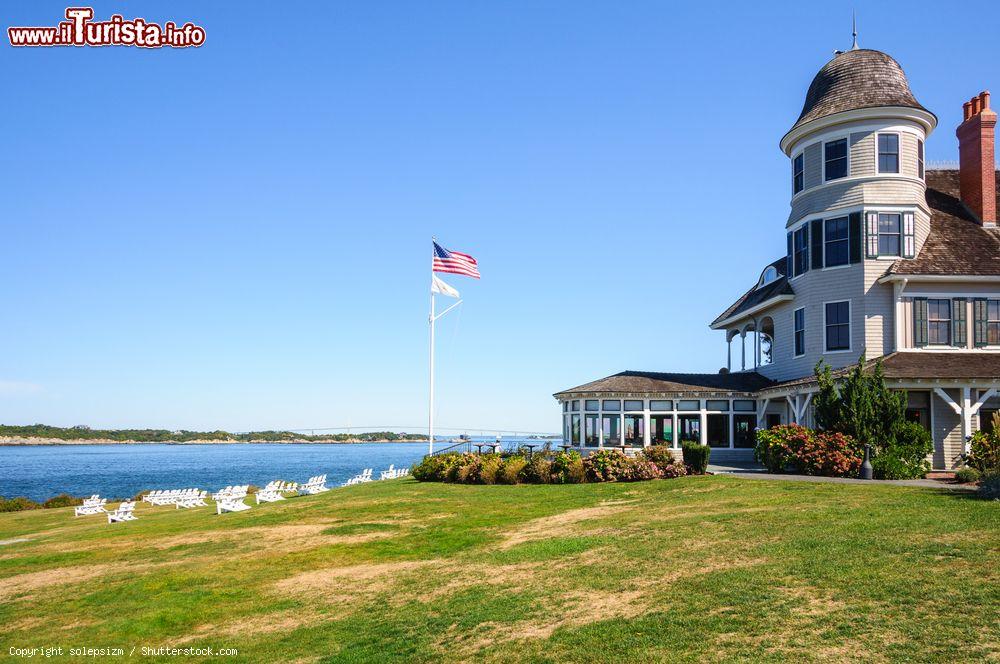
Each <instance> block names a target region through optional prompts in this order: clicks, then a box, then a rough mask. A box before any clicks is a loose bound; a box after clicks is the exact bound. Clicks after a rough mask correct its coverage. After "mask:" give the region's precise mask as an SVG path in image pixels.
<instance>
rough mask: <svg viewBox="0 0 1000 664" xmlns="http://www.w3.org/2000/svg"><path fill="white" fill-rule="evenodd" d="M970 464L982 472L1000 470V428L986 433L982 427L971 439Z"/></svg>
mask: <svg viewBox="0 0 1000 664" xmlns="http://www.w3.org/2000/svg"><path fill="white" fill-rule="evenodd" d="M968 465H969V466H971V467H973V468H975V469H976V470H978V471H979V472H981V473H984V472H986V471H987V470H1000V429H993V431H992V432H990V433H986V432H985V431H983V430H982V429H980V430H979V431H977V432H976V433H974V434H972V440H971V441H969V458H968Z"/></svg>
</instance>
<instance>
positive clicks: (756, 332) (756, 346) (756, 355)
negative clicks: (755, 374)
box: [753, 319, 760, 369]
mask: <svg viewBox="0 0 1000 664" xmlns="http://www.w3.org/2000/svg"><path fill="white" fill-rule="evenodd" d="M759 366H760V323H758V322H757V320H756V319H754V322H753V368H754V369H757V368H758V367H759Z"/></svg>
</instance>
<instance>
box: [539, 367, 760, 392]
mask: <svg viewBox="0 0 1000 664" xmlns="http://www.w3.org/2000/svg"><path fill="white" fill-rule="evenodd" d="M771 385H774V383H773V381H771V380H770V379H768V378H765V377H764V376H762V375H760V374H759V373H757V372H755V371H741V372H739V373H712V374H689V373H659V372H654V371H623V372H621V373H617V374H615V375H613V376H607V377H606V378H601V379H600V380H595V381H593V382H590V383H585V384H583V385H578V386H577V387H572V388H569V389H567V390H562V391H561V392H556V393H555V394H554V395H553V396H555V397H556V398H559V397H560V396H565V395H569V394H574V393H578V392H614V393H641V392H656V393H660V392H744V393H745V392H756V391H757V390H760V389H762V388H764V387H768V386H771Z"/></svg>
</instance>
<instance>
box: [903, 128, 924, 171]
mask: <svg viewBox="0 0 1000 664" xmlns="http://www.w3.org/2000/svg"><path fill="white" fill-rule="evenodd" d="M924 156H925V157H926V154H925V155H924ZM899 173H900V175H908V176H909V177H911V178H916V177H920V174H919V172H918V169H917V137H916V136H914V135H913V134H911V133H909V132H905V131H904V132H900V133H899Z"/></svg>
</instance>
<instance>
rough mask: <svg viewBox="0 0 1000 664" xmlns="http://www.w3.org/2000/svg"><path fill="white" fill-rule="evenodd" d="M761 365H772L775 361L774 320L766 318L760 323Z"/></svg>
mask: <svg viewBox="0 0 1000 664" xmlns="http://www.w3.org/2000/svg"><path fill="white" fill-rule="evenodd" d="M758 334H759V335H760V365H761V366H764V365H767V364H771V362H773V361H774V320H773V319H772V318H771V317H770V316H765V317H764V318H762V319H761V321H760V331H759V332H758Z"/></svg>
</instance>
